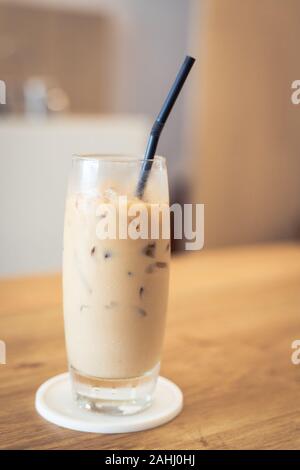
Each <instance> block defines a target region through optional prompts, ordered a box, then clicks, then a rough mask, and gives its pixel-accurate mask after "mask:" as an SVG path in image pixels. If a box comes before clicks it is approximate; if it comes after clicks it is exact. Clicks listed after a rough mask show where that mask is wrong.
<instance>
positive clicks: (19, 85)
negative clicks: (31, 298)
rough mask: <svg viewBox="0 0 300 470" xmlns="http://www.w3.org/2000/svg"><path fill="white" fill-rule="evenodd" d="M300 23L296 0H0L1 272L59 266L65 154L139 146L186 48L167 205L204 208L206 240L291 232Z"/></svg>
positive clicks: (166, 144) (171, 139) (296, 221)
mask: <svg viewBox="0 0 300 470" xmlns="http://www.w3.org/2000/svg"><path fill="white" fill-rule="evenodd" d="M299 20H300V2H299V1H298V0H284V1H283V0H243V2H241V1H239V0H226V2H225V1H223V0H184V1H183V0H151V1H149V0H19V1H13V0H9V1H4V0H0V80H4V81H5V82H6V90H7V101H6V104H5V105H0V191H1V194H0V196H1V197H0V214H1V222H0V224H1V225H0V276H1V277H7V276H14V275H23V274H32V273H42V272H51V271H58V270H60V266H61V247H62V227H63V210H64V199H65V191H66V184H67V174H68V171H69V167H70V161H71V155H72V154H73V153H80V152H84V153H88V152H91V153H96V152H99V153H101V152H109V153H112V152H118V153H127V154H128V153H130V154H142V153H143V151H144V148H145V144H146V141H147V136H148V132H149V129H150V126H151V123H152V121H153V119H154V118H155V116H156V114H157V112H158V110H159V108H160V106H161V104H162V101H163V99H164V98H165V95H166V93H167V91H168V89H169V87H170V85H171V83H172V81H173V79H174V76H175V74H176V72H177V70H178V67H179V66H180V64H181V62H182V60H183V57H184V55H185V54H186V53H189V54H191V55H194V56H195V57H196V58H197V62H196V65H195V67H194V68H193V71H192V74H191V78H189V84H188V86H187V87H186V88H185V89H184V91H183V93H182V95H181V96H180V98H179V100H178V102H177V104H176V108H175V109H174V111H173V113H172V115H171V117H170V119H169V121H168V124H167V126H166V128H165V131H164V133H163V135H162V138H161V141H160V147H159V153H160V154H162V155H165V156H166V157H167V159H168V168H169V177H170V190H171V202H175V201H176V202H180V203H185V202H200V203H204V204H205V249H209V248H213V247H219V246H224V245H237V244H249V243H260V242H269V241H277V240H283V239H296V238H297V237H298V236H299V234H300V188H299V176H300V158H299V154H300V139H299V137H298V135H299V130H300V108H299V109H298V108H297V106H295V105H293V104H292V103H291V92H292V90H291V84H292V82H293V81H294V80H296V79H300V63H299V59H298V51H297V45H298V42H299V39H300V28H299ZM181 248H182V245H181V244H177V245H176V244H174V250H175V251H176V250H177V251H180V249H181Z"/></svg>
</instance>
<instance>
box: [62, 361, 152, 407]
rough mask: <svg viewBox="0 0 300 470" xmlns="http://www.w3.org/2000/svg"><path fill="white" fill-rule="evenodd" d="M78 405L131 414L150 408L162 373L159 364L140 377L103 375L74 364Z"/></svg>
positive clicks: (74, 389) (75, 393)
mask: <svg viewBox="0 0 300 470" xmlns="http://www.w3.org/2000/svg"><path fill="white" fill-rule="evenodd" d="M70 374H71V381H72V387H73V394H74V398H75V401H76V403H77V405H78V406H79V407H80V408H85V409H86V410H89V411H96V412H101V413H107V414H111V415H119V416H120V415H131V414H135V413H138V412H140V411H142V410H145V409H146V408H148V407H149V406H150V405H151V403H152V398H153V393H154V389H155V386H156V381H157V378H158V374H159V364H157V365H156V366H155V367H154V368H153V369H152V370H150V371H148V372H146V373H145V374H144V375H142V376H140V377H130V378H128V379H101V378H98V377H91V376H88V375H85V374H82V373H81V372H79V371H78V370H76V369H75V368H74V367H72V366H70Z"/></svg>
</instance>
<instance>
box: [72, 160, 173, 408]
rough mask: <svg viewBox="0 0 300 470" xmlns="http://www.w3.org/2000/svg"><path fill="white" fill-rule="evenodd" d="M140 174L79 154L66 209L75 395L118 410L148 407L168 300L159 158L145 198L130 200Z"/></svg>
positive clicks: (129, 166) (163, 178) (130, 164)
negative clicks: (101, 230) (105, 228)
mask: <svg viewBox="0 0 300 470" xmlns="http://www.w3.org/2000/svg"><path fill="white" fill-rule="evenodd" d="M140 168H141V160H136V159H132V158H127V157H122V158H120V157H115V158H112V157H107V158H104V157H97V156H90V157H87V158H82V157H79V158H75V159H74V160H73V169H72V175H71V180H70V185H69V191H68V197H67V201H66V210H65V230H64V256H63V258H64V259H63V287H64V318H65V335H66V344H67V353H68V360H69V366H70V371H71V378H72V385H73V391H74V395H75V399H76V401H77V402H78V404H79V405H80V406H84V407H86V408H88V409H95V410H101V411H103V410H104V411H107V412H109V413H118V414H130V413H134V412H136V411H139V410H140V409H143V408H145V407H146V406H149V404H150V403H151V400H152V395H153V391H154V388H155V384H156V380H157V376H158V371H159V362H160V355H161V349H162V342H163V336H164V329H165V317H166V309H167V298H168V280H169V263H170V242H169V238H168V235H167V237H166V236H165V235H166V234H165V233H164V232H163V230H162V227H163V226H165V221H166V219H165V218H163V212H164V211H165V209H166V208H168V184H167V173H166V167H165V161H164V159H163V158H160V157H156V159H155V160H154V161H153V165H152V169H151V176H150V178H149V181H148V184H147V190H146V192H145V194H144V195H143V199H138V198H137V197H135V188H136V182H137V181H138V175H139V172H140ZM124 199H125V201H124ZM134 208H136V209H138V211H137V213H136V211H133V212H132V209H134ZM112 209H113V211H114V213H115V221H116V227H115V228H116V232H115V235H116V236H111V232H110V231H108V232H109V235H108V236H107V237H103V236H101V234H99V226H100V225H101V226H102V227H103V226H105V225H109V224H111V221H112V219H111V214H112V212H111V211H112ZM124 210H125V214H126V218H125V219H124ZM121 213H122V214H123V215H122V217H123V218H122V217H121V216H120V214H121ZM133 213H134V215H133ZM142 213H143V214H144V216H143V217H140V218H139V214H142ZM153 213H155V214H156V216H157V214H158V217H156V218H155V217H154V218H153ZM164 214H166V213H164ZM163 219H164V220H163ZM145 220H146V221H147V224H146V226H147V227H148V230H147V233H146V235H145V232H143V228H145V227H144V226H143V227H142V225H143V221H144V222H145ZM109 226H110V227H111V225H109ZM133 226H134V229H135V230H134V233H135V236H134V237H133V238H132V231H130V230H129V228H130V227H131V228H132V227H133ZM167 226H168V228H169V213H168V211H167ZM120 227H122V230H121V232H122V233H121V232H120ZM124 227H125V229H126V231H125V232H126V235H127V236H126V237H124ZM155 227H156V230H155ZM153 229H154V231H153ZM139 232H141V233H140V235H141V236H142V238H141V237H140V236H139Z"/></svg>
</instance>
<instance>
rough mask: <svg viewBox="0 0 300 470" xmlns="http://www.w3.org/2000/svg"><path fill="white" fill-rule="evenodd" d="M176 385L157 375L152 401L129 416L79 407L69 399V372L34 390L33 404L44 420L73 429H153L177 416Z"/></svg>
mask: <svg viewBox="0 0 300 470" xmlns="http://www.w3.org/2000/svg"><path fill="white" fill-rule="evenodd" d="M182 403H183V397H182V392H181V390H180V388H178V387H177V385H175V384H174V383H173V382H171V381H170V380H168V379H166V378H164V377H159V378H158V381H157V386H156V390H155V395H154V400H153V404H152V405H151V407H150V408H148V409H146V410H145V411H142V412H141V413H138V414H136V415H131V416H110V415H107V414H104V413H103V414H102V413H93V412H90V411H87V410H84V409H80V408H79V407H78V406H77V405H76V403H75V402H74V400H73V397H72V393H71V383H70V378H69V374H68V373H65V374H60V375H56V376H55V377H53V378H52V379H49V380H47V381H46V382H44V383H43V384H42V385H41V386H40V387H39V389H38V391H37V392H36V398H35V407H36V409H37V411H38V413H39V414H40V415H41V416H42V417H43V418H45V419H46V420H47V421H50V422H51V423H54V424H56V425H57V426H61V427H63V428H68V429H73V430H74V431H83V432H95V433H105V434H109V433H122V432H136V431H143V430H145V429H151V428H155V427H157V426H160V425H162V424H164V423H167V422H168V421H170V420H171V419H173V418H175V416H177V415H178V414H179V413H180V411H181V409H182Z"/></svg>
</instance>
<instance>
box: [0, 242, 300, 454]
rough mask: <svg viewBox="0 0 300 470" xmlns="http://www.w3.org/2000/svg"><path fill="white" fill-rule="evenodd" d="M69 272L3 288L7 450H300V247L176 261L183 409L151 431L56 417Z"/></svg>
mask: <svg viewBox="0 0 300 470" xmlns="http://www.w3.org/2000/svg"><path fill="white" fill-rule="evenodd" d="M60 283H61V280H60V277H59V276H58V275H57V276H48V277H35V278H22V279H17V280H4V281H1V282H0V299H1V300H0V302H1V303H0V338H1V339H2V340H5V342H6V344H7V364H6V365H0V448H2V449H63V448H64V449H248V448H253V449H271V448H274V449H281V448H287V449H297V448H298V449H299V448H300V402H299V396H300V365H299V366H296V365H293V364H292V362H291V353H292V349H291V343H292V341H293V340H295V339H300V246H299V245H296V244H281V245H269V246H256V247H243V248H235V249H226V250H216V251H205V250H204V251H203V252H200V253H192V254H191V253H190V254H187V255H184V256H181V257H178V258H175V259H174V260H173V263H172V277H171V292H170V302H169V316H168V325H167V335H166V341H165V347H164V354H163V363H162V373H163V375H165V376H166V377H169V378H170V379H172V380H173V381H175V382H176V383H177V384H178V385H179V386H180V387H181V388H182V390H183V392H184V399H185V405H184V409H183V411H182V413H181V414H180V415H179V416H178V417H177V418H176V419H175V420H174V421H172V422H170V423H168V424H166V425H164V426H162V427H160V428H156V429H153V430H150V431H146V432H141V433H133V434H119V435H95V434H85V433H78V432H73V431H69V430H66V429H62V428H59V427H56V426H54V425H52V424H49V423H47V422H46V421H44V420H43V419H42V418H41V417H40V416H38V415H37V413H36V412H35V409H34V396H35V391H36V389H37V387H38V386H39V385H40V384H41V383H42V382H43V381H44V380H45V379H47V378H49V377H51V376H53V375H55V374H58V373H60V372H63V371H64V370H65V369H66V357H65V349H64V336H63V321H62V305H61V287H60Z"/></svg>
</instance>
